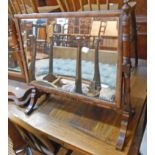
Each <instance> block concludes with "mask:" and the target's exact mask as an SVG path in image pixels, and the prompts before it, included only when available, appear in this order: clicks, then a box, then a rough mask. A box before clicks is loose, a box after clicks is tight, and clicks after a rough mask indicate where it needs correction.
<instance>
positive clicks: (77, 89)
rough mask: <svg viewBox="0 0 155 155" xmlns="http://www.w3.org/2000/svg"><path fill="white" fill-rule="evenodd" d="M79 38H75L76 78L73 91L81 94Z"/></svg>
mask: <svg viewBox="0 0 155 155" xmlns="http://www.w3.org/2000/svg"><path fill="white" fill-rule="evenodd" d="M80 39H81V38H78V39H77V42H78V48H77V57H76V78H75V92H76V93H80V94H82V80H81V40H80Z"/></svg>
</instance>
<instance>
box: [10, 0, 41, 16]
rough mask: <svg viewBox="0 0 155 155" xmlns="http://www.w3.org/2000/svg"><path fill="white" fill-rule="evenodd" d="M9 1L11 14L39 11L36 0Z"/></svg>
mask: <svg viewBox="0 0 155 155" xmlns="http://www.w3.org/2000/svg"><path fill="white" fill-rule="evenodd" d="M8 3H9V4H8V8H9V13H11V14H22V13H26V14H28V13H33V12H35V13H39V11H38V7H37V4H36V1H35V0H9V2H8Z"/></svg>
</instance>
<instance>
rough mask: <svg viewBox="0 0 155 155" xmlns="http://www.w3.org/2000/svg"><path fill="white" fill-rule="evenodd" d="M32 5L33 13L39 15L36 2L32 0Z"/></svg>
mask: <svg viewBox="0 0 155 155" xmlns="http://www.w3.org/2000/svg"><path fill="white" fill-rule="evenodd" d="M30 3H31V6H32V9H33V12H35V13H39V11H38V7H37V4H36V2H35V1H34V0H30Z"/></svg>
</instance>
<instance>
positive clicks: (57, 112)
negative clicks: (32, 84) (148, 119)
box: [8, 61, 147, 155]
mask: <svg viewBox="0 0 155 155" xmlns="http://www.w3.org/2000/svg"><path fill="white" fill-rule="evenodd" d="M146 68H147V67H146V61H139V66H138V68H137V69H136V70H135V71H134V73H132V74H133V75H132V78H131V103H132V106H133V107H134V108H135V110H136V113H135V115H134V116H133V117H132V118H131V120H130V122H129V126H128V131H127V137H126V141H125V146H124V149H123V150H122V151H118V150H116V149H115V145H116V141H117V138H118V135H119V131H120V123H121V115H120V114H117V113H116V112H114V111H111V110H107V109H102V108H99V107H96V106H92V105H87V104H82V103H72V102H69V101H65V102H63V101H61V100H60V99H59V98H55V99H54V98H52V96H51V97H50V98H49V99H48V100H47V101H46V102H45V103H43V104H42V105H41V106H40V107H39V109H38V110H36V111H35V112H34V113H32V114H31V115H30V116H27V115H25V114H24V109H22V108H20V107H18V106H16V105H15V104H14V103H12V102H9V105H8V108H9V113H8V117H9V119H10V120H11V121H13V122H15V123H17V124H18V125H20V126H22V127H24V128H26V129H27V130H28V131H30V132H36V133H37V132H39V133H42V134H44V135H45V136H47V137H48V138H49V139H51V140H54V141H55V142H58V143H59V144H61V145H62V146H64V147H65V148H68V149H71V150H74V151H78V152H80V153H82V154H94V155H103V154H106V155H113V154H114V155H124V154H128V153H129V150H130V148H131V145H132V142H133V139H134V135H135V132H136V128H137V125H138V122H139V119H140V116H141V113H142V110H143V108H144V103H145V102H144V101H145V99H146V95H147V92H146V88H147V79H146V74H147V73H146Z"/></svg>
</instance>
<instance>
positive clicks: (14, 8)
mask: <svg viewBox="0 0 155 155" xmlns="http://www.w3.org/2000/svg"><path fill="white" fill-rule="evenodd" d="M10 4H11V7H12V8H13V10H14V13H16V14H17V13H18V10H17V8H16V6H15V5H14V3H13V1H12V0H10Z"/></svg>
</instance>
